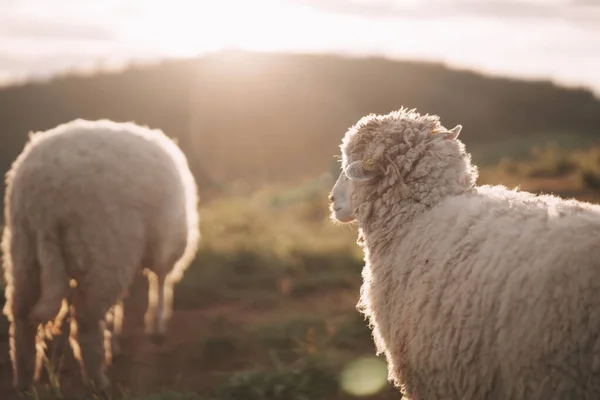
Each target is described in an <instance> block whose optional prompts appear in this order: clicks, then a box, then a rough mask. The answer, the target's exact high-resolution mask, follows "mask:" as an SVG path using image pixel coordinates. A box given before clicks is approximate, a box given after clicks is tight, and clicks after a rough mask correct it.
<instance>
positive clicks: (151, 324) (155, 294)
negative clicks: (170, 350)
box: [145, 270, 173, 344]
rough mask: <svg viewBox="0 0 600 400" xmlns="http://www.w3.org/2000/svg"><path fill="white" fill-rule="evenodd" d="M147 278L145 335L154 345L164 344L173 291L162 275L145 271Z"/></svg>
mask: <svg viewBox="0 0 600 400" xmlns="http://www.w3.org/2000/svg"><path fill="white" fill-rule="evenodd" d="M146 275H147V277H148V310H147V311H146V317H145V322H146V334H148V335H149V336H150V339H151V340H152V342H153V343H155V344H161V343H163V342H164V340H165V337H166V333H167V325H168V322H169V319H170V316H171V309H172V302H173V289H172V287H173V286H172V284H171V283H170V282H169V281H168V279H166V276H165V275H164V274H157V273H155V272H152V271H150V270H146Z"/></svg>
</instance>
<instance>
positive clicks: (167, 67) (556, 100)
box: [0, 52, 600, 189]
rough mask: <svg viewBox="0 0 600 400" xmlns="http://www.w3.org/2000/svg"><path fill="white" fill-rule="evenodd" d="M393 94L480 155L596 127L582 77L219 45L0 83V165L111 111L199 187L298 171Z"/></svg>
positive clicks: (322, 164)
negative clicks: (41, 137) (561, 82)
mask: <svg viewBox="0 0 600 400" xmlns="http://www.w3.org/2000/svg"><path fill="white" fill-rule="evenodd" d="M400 106H407V107H411V108H412V107H416V108H417V109H419V110H420V111H422V112H429V113H436V114H439V115H441V116H442V121H443V123H444V124H445V125H447V126H453V125H454V124H457V123H460V124H462V125H463V126H464V129H463V133H462V134H461V138H462V139H463V140H464V141H465V142H466V143H467V145H468V146H469V149H470V150H471V151H472V152H473V153H474V158H475V161H476V162H477V163H479V164H485V163H494V162H496V161H498V160H499V159H500V158H501V157H502V156H503V155H510V156H516V157H518V156H519V155H527V154H529V147H531V144H532V143H537V142H541V141H546V140H548V139H549V138H551V139H553V140H556V141H558V142H559V143H563V144H565V145H566V144H569V143H567V142H569V141H571V142H572V143H570V145H571V146H574V147H583V146H585V145H587V144H588V143H589V142H593V141H595V140H596V139H597V138H598V134H599V133H600V101H599V100H598V99H597V98H595V97H594V95H593V94H592V92H591V91H589V90H586V89H581V88H575V89H567V88H561V87H558V86H556V85H554V84H552V83H551V82H545V81H535V82H532V81H519V80H512V79H505V78H497V77H488V76H484V75H480V74H477V73H474V72H470V71H462V70H453V69H449V68H446V67H445V66H444V65H441V64H431V63H421V62H401V61H391V60H386V59H381V58H349V57H339V56H331V55H293V54H261V53H244V52H222V53H215V54H211V55H207V56H204V57H200V58H196V59H190V60H176V61H165V62H161V63H158V64H153V65H146V66H134V67H131V68H129V69H127V70H125V71H122V72H113V73H101V74H98V75H93V76H62V77H57V78H55V79H52V80H49V81H46V82H37V83H29V84H24V85H20V86H13V87H7V88H4V89H2V90H0V139H1V140H2V148H1V150H0V169H1V170H2V171H6V170H7V169H8V168H9V167H10V163H11V162H12V160H13V159H14V158H15V157H16V155H17V154H18V153H19V152H20V151H21V149H22V147H23V144H24V141H25V140H26V137H27V134H28V132H29V131H33V130H41V129H48V128H51V127H53V126H55V125H57V124H60V123H64V122H67V121H69V120H71V119H74V118H88V119H95V118H110V119H114V120H118V121H127V120H133V121H136V122H138V123H141V124H148V125H150V126H152V127H157V128H162V129H164V130H165V131H166V132H167V134H169V135H170V136H174V137H177V138H178V140H179V142H180V144H181V145H182V147H183V148H184V151H185V152H186V153H187V154H188V156H189V157H190V159H191V161H192V164H193V168H194V172H195V173H196V175H197V177H198V180H199V181H200V183H201V186H202V188H203V189H206V188H208V187H209V186H210V185H209V184H208V183H209V181H210V179H214V180H215V181H216V182H218V183H219V184H227V183H230V182H232V181H234V180H246V181H247V182H249V183H250V184H262V183H264V182H273V181H281V180H290V179H296V178H303V177H306V176H312V175H315V174H319V173H321V172H323V171H328V170H331V168H335V167H334V159H333V157H334V155H336V154H338V147H337V146H338V144H339V141H340V138H341V136H342V135H343V133H344V132H345V130H346V129H347V128H348V127H349V126H350V125H352V124H353V123H355V122H356V121H357V120H358V119H359V118H360V117H361V116H363V115H365V114H367V113H371V112H374V113H387V112H389V111H391V110H393V109H397V108H399V107H400ZM575 139H576V140H575Z"/></svg>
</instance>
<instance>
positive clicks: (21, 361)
mask: <svg viewBox="0 0 600 400" xmlns="http://www.w3.org/2000/svg"><path fill="white" fill-rule="evenodd" d="M197 196H198V195H197V187H196V183H195V180H194V178H193V176H192V174H191V172H190V170H189V168H188V165H187V160H186V158H185V156H184V154H183V153H182V152H181V150H180V149H179V147H178V146H177V145H176V144H175V143H174V142H173V141H172V140H171V139H169V138H168V137H167V136H166V135H164V134H163V132H161V131H160V130H152V129H149V128H146V127H142V126H138V125H136V124H134V123H117V122H113V121H108V120H99V121H86V120H82V119H78V120H74V121H71V122H69V123H66V124H62V125H59V126H57V127H55V128H53V129H51V130H48V131H45V132H39V133H36V134H33V135H30V140H29V142H28V143H27V144H26V145H25V148H24V150H23V152H22V153H21V154H20V155H19V156H18V158H17V159H16V160H15V162H14V163H13V165H12V167H11V169H10V171H9V172H8V173H7V174H6V195H5V228H4V232H3V239H2V251H3V254H4V274H5V280H6V283H7V288H6V305H5V307H4V314H5V315H6V316H7V317H8V319H9V321H10V324H11V327H10V336H11V338H10V341H11V343H10V345H11V350H10V354H11V360H12V363H13V373H14V380H13V384H14V386H15V387H16V388H17V389H18V390H26V389H28V388H29V387H30V386H31V385H32V384H33V383H34V382H35V381H36V380H37V378H38V377H39V373H40V354H39V352H38V354H37V356H38V357H37V361H36V332H37V331H38V327H39V325H40V324H46V323H47V322H48V321H51V320H53V319H54V318H55V317H56V318H57V319H58V318H59V317H60V316H58V312H59V310H61V313H63V311H65V307H64V304H65V302H64V301H63V299H65V298H66V297H67V296H68V295H69V296H70V295H71V294H72V308H73V309H74V311H75V314H76V316H75V320H76V324H77V325H76V326H77V329H76V331H77V333H76V341H73V340H72V341H71V342H72V344H73V345H74V348H73V350H74V354H75V355H76V356H77V357H78V359H79V361H80V365H81V370H82V374H83V377H84V378H85V379H86V380H89V381H91V383H92V384H93V385H94V386H95V387H96V388H97V389H98V390H101V391H105V390H107V389H108V388H109V387H110V381H109V379H108V378H107V376H106V375H105V370H106V367H107V363H108V362H107V360H106V359H105V358H106V354H107V352H108V351H109V349H108V347H110V344H109V343H107V344H106V345H105V344H104V335H105V326H106V321H105V319H106V316H107V315H112V314H115V316H116V317H117V318H114V319H113V321H109V322H112V323H111V327H110V328H111V330H113V332H116V333H118V330H119V329H118V328H119V320H120V318H118V317H119V313H118V312H116V313H114V311H118V310H119V309H120V302H121V300H122V299H123V297H124V296H125V295H126V293H127V289H128V288H129V286H130V284H131V282H132V280H133V278H134V276H135V274H136V273H138V272H139V271H140V270H142V269H143V271H144V273H145V274H146V275H147V276H148V279H149V288H150V290H149V295H148V296H149V297H148V299H149V304H148V309H147V311H146V315H145V324H146V332H147V333H148V334H149V335H151V337H153V338H154V339H155V341H156V342H160V341H161V339H162V338H163V337H164V335H165V333H166V331H167V324H168V321H169V319H170V315H171V310H172V295H173V285H174V284H175V283H176V282H178V281H179V280H180V279H181V277H182V275H183V273H184V271H185V269H186V268H187V267H188V266H189V264H190V263H191V261H192V260H193V258H194V257H195V254H196V251H197V246H198V241H199V236H200V235H199V230H198V223H199V216H198V211H197V202H198V198H197ZM72 281H75V283H76V285H74V286H75V288H74V289H72V293H70V289H71V288H70V282H72ZM61 306H62V307H63V308H62V309H61ZM72 332H73V331H72ZM75 345H78V348H75ZM79 350H80V351H79ZM79 353H80V355H79Z"/></svg>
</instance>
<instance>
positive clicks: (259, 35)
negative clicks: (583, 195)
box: [0, 0, 600, 94]
mask: <svg viewBox="0 0 600 400" xmlns="http://www.w3.org/2000/svg"><path fill="white" fill-rule="evenodd" d="M232 46H234V47H239V48H243V49H247V50H267V51H319V52H325V51H327V52H336V53H352V54H370V55H372V54H377V55H385V56H390V57H395V58H412V59H415V58H420V59H428V60H438V61H443V62H446V63H448V64H449V65H453V66H459V67H468V68H475V69H479V70H483V71H485V72H491V73H495V74H504V75H512V76H521V77H541V78H551V79H553V80H555V81H557V82H561V83H566V84H577V85H585V86H588V87H592V88H593V89H594V90H595V91H596V92H597V93H599V94H600V0H137V1H136V0H0V81H2V80H10V79H14V78H18V77H20V76H23V75H29V74H48V73H53V72H56V71H61V70H64V69H67V68H74V67H86V66H90V65H94V64H95V63H97V62H98V60H99V59H104V60H105V61H106V62H108V63H118V62H122V61H124V60H129V59H140V58H156V57H162V56H174V57H180V56H195V55H199V54H202V53H204V52H207V51H214V50H219V49H221V48H223V47H232Z"/></svg>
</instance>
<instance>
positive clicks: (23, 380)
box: [5, 231, 43, 392]
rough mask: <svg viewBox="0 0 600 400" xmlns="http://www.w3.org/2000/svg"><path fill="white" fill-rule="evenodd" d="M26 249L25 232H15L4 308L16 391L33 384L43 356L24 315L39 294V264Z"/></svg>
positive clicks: (38, 375)
mask: <svg viewBox="0 0 600 400" xmlns="http://www.w3.org/2000/svg"><path fill="white" fill-rule="evenodd" d="M29 248H30V247H29V245H28V241H27V238H26V237H25V235H24V234H23V233H22V232H20V231H15V232H13V235H12V241H11V243H10V249H11V259H10V260H5V262H11V263H12V276H11V280H10V281H9V285H8V287H7V288H6V294H7V299H6V300H7V304H6V306H5V307H6V308H5V310H6V311H8V313H7V314H9V321H10V327H9V333H10V358H11V360H12V365H13V386H14V388H15V389H16V390H17V391H18V392H25V391H28V390H30V389H32V387H33V385H34V384H35V383H37V381H38V379H39V377H40V374H41V366H42V363H41V361H42V356H43V353H42V352H41V351H40V350H39V349H38V348H37V340H38V339H39V338H38V326H37V325H36V324H34V323H32V322H31V321H30V320H29V318H28V316H29V313H30V312H31V310H32V309H33V307H34V305H35V303H36V301H37V299H38V297H39V294H40V277H39V272H38V271H39V266H38V264H37V260H36V258H35V255H34V252H31V251H29ZM9 294H10V295H9Z"/></svg>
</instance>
